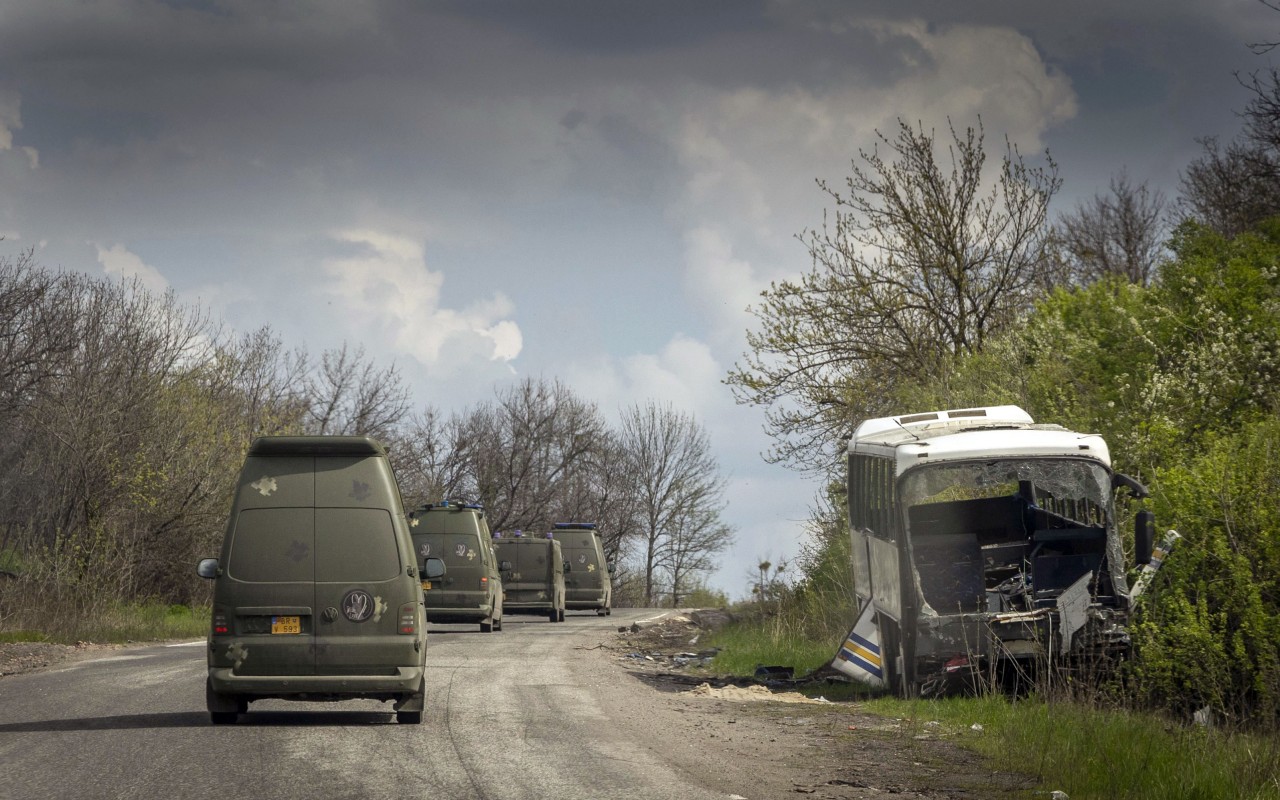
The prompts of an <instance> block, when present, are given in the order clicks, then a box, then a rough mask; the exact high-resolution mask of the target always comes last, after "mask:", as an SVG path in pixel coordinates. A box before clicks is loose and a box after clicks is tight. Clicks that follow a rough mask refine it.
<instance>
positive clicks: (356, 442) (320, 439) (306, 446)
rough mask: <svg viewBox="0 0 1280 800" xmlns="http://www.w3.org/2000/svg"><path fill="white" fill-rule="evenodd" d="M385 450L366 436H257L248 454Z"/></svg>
mask: <svg viewBox="0 0 1280 800" xmlns="http://www.w3.org/2000/svg"><path fill="white" fill-rule="evenodd" d="M386 454H387V449H386V448H385V447H383V446H382V443H381V442H379V441H378V440H377V439H374V438H372V437H369V436H259V437H258V438H256V439H254V440H253V444H251V445H249V455H251V456H385V455H386Z"/></svg>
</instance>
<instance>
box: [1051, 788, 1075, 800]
mask: <svg viewBox="0 0 1280 800" xmlns="http://www.w3.org/2000/svg"><path fill="white" fill-rule="evenodd" d="M1049 798H1050V800H1071V797H1070V796H1069V795H1068V794H1067V793H1066V792H1060V791H1058V790H1057V789H1054V790H1053V791H1052V792H1050V793H1049Z"/></svg>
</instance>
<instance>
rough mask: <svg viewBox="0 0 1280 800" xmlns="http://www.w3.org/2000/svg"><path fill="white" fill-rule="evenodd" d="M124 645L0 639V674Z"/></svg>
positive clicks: (34, 667)
mask: <svg viewBox="0 0 1280 800" xmlns="http://www.w3.org/2000/svg"><path fill="white" fill-rule="evenodd" d="M126 646H127V645H122V644H95V643H93V642H77V643H76V644H54V643H53V642H0V678H4V677H6V676H9V675H21V674H22V673H24V672H35V671H37V670H41V669H46V668H48V667H52V666H55V665H57V664H62V663H64V662H67V661H79V660H80V659H82V658H90V657H92V656H95V655H98V654H100V653H102V652H103V651H104V650H121V649H123V648H125V647H126Z"/></svg>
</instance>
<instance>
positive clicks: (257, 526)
mask: <svg viewBox="0 0 1280 800" xmlns="http://www.w3.org/2000/svg"><path fill="white" fill-rule="evenodd" d="M314 513H315V512H313V511H312V510H311V509H309V508H246V509H244V510H242V511H241V512H240V516H239V517H237V518H236V528H235V531H233V532H232V534H231V536H232V539H231V554H230V556H229V558H228V564H227V574H228V575H230V576H231V577H233V578H235V579H236V580H241V581H250V582H277V581H310V580H312V579H313V576H314V574H315V552H316V547H315V544H316V543H315V536H314V534H313V532H312V515H313V514H314Z"/></svg>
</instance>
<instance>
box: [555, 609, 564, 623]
mask: <svg viewBox="0 0 1280 800" xmlns="http://www.w3.org/2000/svg"><path fill="white" fill-rule="evenodd" d="M556 622H564V609H563V608H562V609H560V610H559V611H558V612H556Z"/></svg>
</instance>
